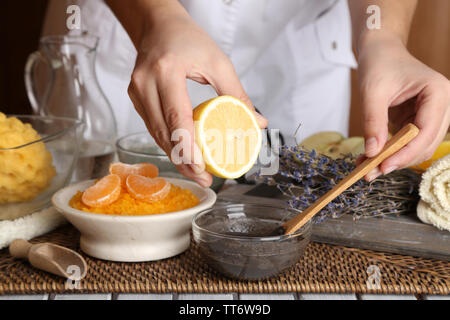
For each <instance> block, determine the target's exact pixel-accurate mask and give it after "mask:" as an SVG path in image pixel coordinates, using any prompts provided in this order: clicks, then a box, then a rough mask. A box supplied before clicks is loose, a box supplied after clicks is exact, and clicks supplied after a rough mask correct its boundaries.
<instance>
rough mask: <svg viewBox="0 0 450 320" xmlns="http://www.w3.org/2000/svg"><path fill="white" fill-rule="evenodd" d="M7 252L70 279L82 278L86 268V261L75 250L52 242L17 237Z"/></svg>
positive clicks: (39, 267)
mask: <svg viewBox="0 0 450 320" xmlns="http://www.w3.org/2000/svg"><path fill="white" fill-rule="evenodd" d="M9 252H10V254H11V255H12V256H13V257H15V258H24V259H28V261H29V262H30V264H31V265H32V266H34V267H36V268H38V269H41V270H44V271H47V272H50V273H52V274H56V275H57V276H61V277H64V278H67V279H71V280H81V279H83V278H84V277H85V276H86V273H87V269H88V267H87V264H86V261H85V260H84V259H83V257H82V256H81V255H79V254H78V253H77V252H75V251H73V250H70V249H68V248H64V247H61V246H58V245H56V244H53V243H39V244H31V243H29V242H28V241H26V240H23V239H18V240H14V241H13V242H12V243H11V245H10V246H9ZM76 268H78V270H76Z"/></svg>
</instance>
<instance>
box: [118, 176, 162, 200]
mask: <svg viewBox="0 0 450 320" xmlns="http://www.w3.org/2000/svg"><path fill="white" fill-rule="evenodd" d="M126 187H127V190H128V193H129V194H130V195H131V196H132V197H133V198H135V199H137V200H141V201H144V202H148V203H153V202H156V201H160V200H162V199H164V198H165V197H167V195H168V194H169V191H170V183H169V182H167V180H165V179H163V178H147V177H144V176H140V175H137V174H130V175H129V176H128V178H127V181H126Z"/></svg>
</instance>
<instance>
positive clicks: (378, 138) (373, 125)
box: [362, 93, 389, 158]
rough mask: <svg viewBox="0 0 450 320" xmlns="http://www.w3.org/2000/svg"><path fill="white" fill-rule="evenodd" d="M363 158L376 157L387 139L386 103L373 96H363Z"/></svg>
mask: <svg viewBox="0 0 450 320" xmlns="http://www.w3.org/2000/svg"><path fill="white" fill-rule="evenodd" d="M362 101H363V126H364V137H365V147H366V152H365V156H366V157H368V158H372V157H374V156H376V155H377V154H378V153H379V152H380V151H381V150H382V149H383V147H384V145H385V144H386V141H387V139H388V121H389V120H388V103H387V101H383V99H382V98H381V99H380V98H379V97H376V96H375V95H374V94H370V93H368V94H366V95H364V94H363V99H362Z"/></svg>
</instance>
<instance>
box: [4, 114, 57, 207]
mask: <svg viewBox="0 0 450 320" xmlns="http://www.w3.org/2000/svg"><path fill="white" fill-rule="evenodd" d="M40 139H41V137H40V136H39V134H38V133H37V132H36V130H34V129H33V127H32V126H31V125H30V124H28V123H27V124H24V123H22V122H21V121H20V120H19V119H17V118H14V117H11V118H7V117H6V116H5V115H4V114H3V113H0V204H5V203H14V202H26V201H31V200H33V199H34V198H35V197H36V196H37V195H38V194H39V193H40V192H42V191H43V190H45V189H46V188H47V187H48V186H49V185H50V182H51V179H52V178H53V177H54V176H55V175H56V170H55V168H54V167H53V165H52V155H51V153H50V152H49V151H48V150H47V149H46V147H45V144H44V143H43V142H35V141H39V140H40ZM33 142H34V143H33ZM26 144H29V145H27V146H24V145H26ZM21 146H22V147H21ZM15 148H17V149H15Z"/></svg>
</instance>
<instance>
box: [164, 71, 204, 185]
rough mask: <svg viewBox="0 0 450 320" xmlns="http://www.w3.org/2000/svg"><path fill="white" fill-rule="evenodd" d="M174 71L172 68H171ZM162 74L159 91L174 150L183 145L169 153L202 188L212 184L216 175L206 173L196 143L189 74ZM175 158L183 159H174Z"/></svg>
mask: <svg viewBox="0 0 450 320" xmlns="http://www.w3.org/2000/svg"><path fill="white" fill-rule="evenodd" d="M170 68H171V67H170ZM165 71H166V72H163V73H161V74H159V75H158V92H159V97H160V99H161V105H162V110H163V115H164V119H165V123H166V125H167V128H168V130H169V132H170V133H171V134H172V136H171V138H172V139H176V141H171V142H172V148H174V147H175V145H176V144H181V145H182V148H181V150H180V151H179V152H178V149H172V150H174V151H177V152H172V150H171V151H170V152H171V153H169V155H171V158H172V161H173V162H174V163H175V164H176V166H177V168H178V170H179V171H180V172H181V173H182V174H183V175H185V176H186V177H188V178H190V179H193V180H195V181H197V182H198V183H199V184H200V185H202V186H204V187H208V186H210V185H211V182H212V176H211V175H210V174H209V173H207V172H206V171H205V163H204V161H203V158H202V156H201V151H200V149H199V148H198V146H197V145H196V144H195V139H194V137H195V135H194V122H193V116H192V105H191V101H190V99H189V94H188V91H187V87H186V74H185V73H182V69H176V68H174V69H172V68H171V69H169V70H165ZM173 157H181V158H180V159H173Z"/></svg>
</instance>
